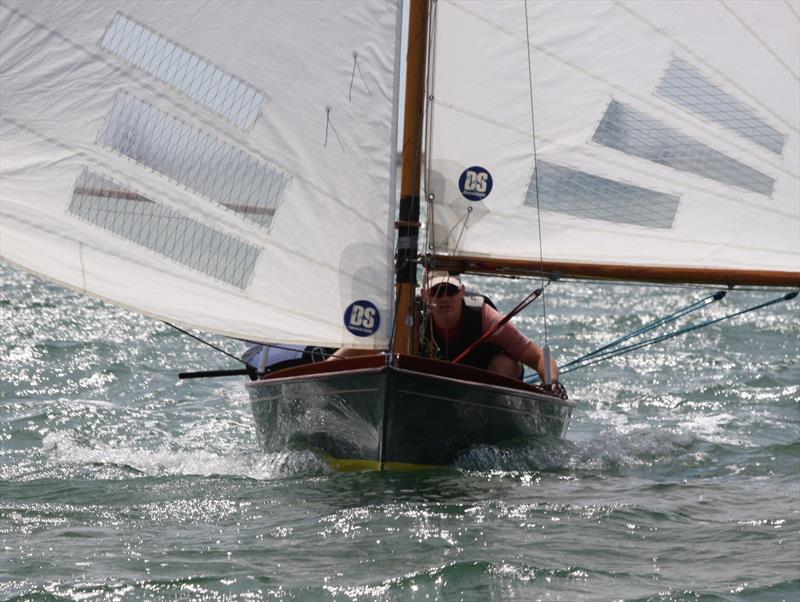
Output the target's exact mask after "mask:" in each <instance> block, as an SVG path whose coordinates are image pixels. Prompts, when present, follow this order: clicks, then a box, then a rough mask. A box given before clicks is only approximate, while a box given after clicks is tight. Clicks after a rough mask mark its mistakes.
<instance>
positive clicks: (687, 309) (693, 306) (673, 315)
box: [562, 291, 727, 369]
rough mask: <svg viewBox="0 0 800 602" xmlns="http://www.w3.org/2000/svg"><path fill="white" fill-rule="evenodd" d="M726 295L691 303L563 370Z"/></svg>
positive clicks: (570, 363)
mask: <svg viewBox="0 0 800 602" xmlns="http://www.w3.org/2000/svg"><path fill="white" fill-rule="evenodd" d="M725 295H727V292H726V291H719V292H716V293H714V294H713V295H708V296H707V297H703V298H702V299H699V300H698V301H695V302H694V303H690V304H689V305H687V306H686V307H683V308H681V309H679V310H677V311H675V312H673V313H671V314H669V315H667V316H664V317H663V318H659V319H658V320H654V321H652V322H650V323H649V324H645V325H644V326H642V327H641V328H638V329H637V330H634V331H633V332H631V333H630V334H627V335H625V336H623V337H620V338H618V339H616V340H614V341H611V342H610V343H608V344H606V345H603V346H602V347H598V348H597V349H595V350H594V351H591V352H589V353H587V354H586V355H583V356H581V357H579V358H577V359H574V360H572V361H571V362H568V363H566V364H564V365H563V366H562V369H566V368H569V367H570V366H573V365H575V364H579V363H581V362H583V361H586V360H587V359H589V358H592V357H594V356H596V355H600V354H601V353H602V352H605V351H607V350H609V349H611V348H612V347H617V346H618V345H620V344H621V343H624V342H625V341H628V340H630V339H632V338H635V337H638V336H640V335H643V334H644V333H646V332H650V331H651V330H654V329H656V328H658V327H659V326H663V325H664V324H668V323H670V322H674V321H675V320H677V319H678V318H682V317H683V316H685V315H687V314H690V313H692V312H694V311H697V310H699V309H702V308H703V307H706V306H707V305H710V304H711V303H715V302H717V301H720V300H721V299H724V298H725Z"/></svg>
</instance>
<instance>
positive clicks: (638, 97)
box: [439, 0, 798, 177]
mask: <svg viewBox="0 0 800 602" xmlns="http://www.w3.org/2000/svg"><path fill="white" fill-rule="evenodd" d="M439 1H445V0H439ZM448 3H449V4H450V5H451V6H453V7H454V8H457V9H458V10H460V11H462V12H463V13H465V14H468V15H470V16H471V17H473V18H474V19H479V20H480V21H481V22H483V23H485V24H487V25H490V26H491V27H493V28H494V29H496V30H497V31H499V32H502V33H504V34H505V35H507V36H509V37H511V38H513V39H515V40H517V41H519V42H520V43H522V44H525V40H523V39H520V38H519V37H518V36H517V35H515V34H514V33H513V32H511V31H509V30H508V29H506V28H504V27H502V26H501V25H498V24H497V23H494V22H492V21H491V20H488V19H486V18H484V17H481V16H480V15H478V14H476V13H475V12H473V11H471V10H469V9H468V8H466V7H464V6H463V5H459V4H454V3H453V2H452V0H448ZM616 4H618V5H619V2H617V3H616ZM620 6H621V7H622V8H623V9H625V10H626V11H628V12H630V13H631V14H632V15H634V16H635V17H637V18H638V19H640V20H641V21H642V22H643V23H645V24H646V25H647V26H648V27H650V28H652V29H654V30H655V31H657V32H658V33H659V34H660V35H662V36H664V37H666V38H669V39H671V38H670V37H669V36H668V35H667V34H666V33H665V32H663V31H662V30H660V29H659V28H657V27H655V26H654V25H652V24H650V23H649V22H647V21H646V20H644V19H643V18H642V17H640V16H639V15H637V14H635V13H633V12H632V11H631V10H630V9H629V8H628V7H626V6H622V5H620ZM675 44H676V45H678V46H680V47H681V49H682V50H684V51H685V52H686V53H687V54H690V55H692V57H693V58H695V59H696V60H698V62H701V63H703V64H705V61H703V60H702V59H700V58H699V57H697V55H696V54H694V53H692V52H691V50H689V49H688V48H686V47H685V46H683V45H681V44H679V43H678V42H675ZM532 48H533V49H534V50H536V51H537V52H540V53H542V54H544V55H546V56H548V57H549V58H551V59H553V60H555V61H558V62H559V63H561V64H563V65H565V66H567V67H569V68H570V69H572V70H574V71H577V72H579V73H582V74H583V75H585V76H587V77H588V78H591V79H593V80H595V81H597V82H600V83H602V84H604V85H605V86H608V87H613V88H615V89H617V90H622V91H623V92H624V93H625V94H627V95H628V96H630V97H631V98H635V99H636V100H637V101H639V102H641V103H642V104H645V105H649V106H653V102H652V99H651V98H649V97H645V96H641V95H640V94H637V93H636V92H634V91H631V90H628V89H625V88H624V87H623V86H619V85H612V82H610V81H608V80H607V79H605V78H603V77H601V76H599V75H597V74H596V73H594V72H592V71H589V70H587V69H583V68H581V67H580V66H578V65H576V64H574V63H573V62H572V61H570V60H568V59H565V58H563V57H561V56H559V55H558V54H556V53H555V52H553V51H551V50H548V49H547V48H545V47H543V46H540V45H535V44H534V45H532ZM723 77H724V76H723ZM725 80H726V81H727V82H728V83H730V84H731V85H732V86H734V87H736V88H737V89H738V90H740V91H741V92H743V93H744V94H746V95H747V96H748V97H749V98H750V99H751V100H752V101H754V102H755V103H756V104H758V105H759V106H761V107H762V108H763V110H764V111H766V112H768V113H770V115H772V116H773V117H774V118H775V119H776V120H778V121H779V122H781V123H783V124H784V125H786V126H787V127H788V128H789V129H791V130H792V131H795V132H797V131H798V129H797V127H796V126H793V125H791V124H790V123H788V122H786V121H785V120H784V119H783V118H782V117H781V116H780V115H778V114H776V113H775V112H774V111H773V110H772V109H770V108H769V107H766V106H763V105H762V103H761V102H760V101H759V100H758V99H757V98H754V97H753V96H752V95H751V94H749V93H747V92H746V91H744V90H742V89H741V88H740V87H739V86H738V85H736V84H735V83H734V82H731V81H730V80H729V79H728V78H725ZM654 108H658V107H657V106H656V107H654ZM674 117H675V118H676V119H680V120H682V121H684V122H686V123H687V124H689V125H691V126H692V127H696V124H695V123H694V122H691V121H689V120H687V119H686V116H685V115H682V114H678V115H674ZM701 123H702V121H701ZM705 133H706V134H708V135H711V136H713V135H714V132H713V131H709V130H705ZM525 135H526V136H527V135H528V134H527V133H526V134H525ZM736 148H737V150H739V151H740V152H743V153H747V152H749V151H748V149H746V148H743V147H740V146H739V147H736ZM795 177H797V176H795Z"/></svg>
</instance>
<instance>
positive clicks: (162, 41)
mask: <svg viewBox="0 0 800 602" xmlns="http://www.w3.org/2000/svg"><path fill="white" fill-rule="evenodd" d="M100 46H101V47H102V48H104V49H106V50H108V51H109V52H111V53H112V54H114V55H115V56H117V57H118V58H120V59H121V60H123V61H125V62H127V63H128V64H130V65H132V66H133V67H136V68H137V69H139V70H141V71H143V72H144V73H147V74H148V75H150V76H152V77H154V78H155V79H157V80H159V81H161V82H163V83H165V84H167V85H168V86H170V87H171V88H174V89H175V90H177V91H178V92H180V93H181V94H183V95H184V96H186V97H187V98H189V99H190V100H192V101H194V102H196V103H197V104H199V105H200V106H201V107H203V108H204V109H206V110H208V111H211V112H213V113H216V114H217V115H219V116H220V117H222V118H223V119H225V120H226V121H228V122H230V123H231V124H233V125H235V126H236V127H238V128H240V129H241V130H244V131H247V130H249V129H251V128H252V127H253V125H254V124H255V122H256V121H257V120H258V118H259V116H260V115H261V112H262V110H263V107H264V105H265V104H266V102H267V100H268V98H269V97H268V96H267V94H265V93H264V92H262V91H261V90H258V89H257V88H256V87H254V86H253V85H252V84H249V83H248V82H246V81H244V80H243V79H242V78H240V77H238V76H236V75H234V74H232V73H229V72H228V71H227V70H225V69H223V68H221V67H219V66H217V65H214V64H213V63H210V62H209V61H208V60H206V59H205V58H203V57H202V56H200V55H199V54H197V53H196V52H194V51H192V50H190V49H188V48H186V47H185V46H183V45H182V44H179V43H178V42H175V41H173V40H170V39H169V38H167V37H165V36H164V35H163V34H161V33H159V32H157V31H156V30H154V29H153V28H151V27H148V26H147V25H144V24H142V23H140V22H138V21H137V20H136V19H133V18H132V17H130V16H128V15H125V14H123V13H121V12H118V13H117V14H116V15H115V16H114V18H113V19H112V21H111V22H110V23H109V25H108V27H107V29H106V32H105V34H104V35H103V37H102V39H101V42H100Z"/></svg>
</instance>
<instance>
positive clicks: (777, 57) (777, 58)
mask: <svg viewBox="0 0 800 602" xmlns="http://www.w3.org/2000/svg"><path fill="white" fill-rule="evenodd" d="M719 3H720V4H721V5H722V7H723V8H724V9H725V10H726V11H728V13H729V14H730V15H731V16H732V17H733V18H734V19H736V21H738V22H739V24H740V25H741V26H742V27H743V28H744V29H745V30H746V31H747V32H748V33H749V34H750V35H751V36H753V38H754V39H755V40H757V41H758V43H759V44H761V46H763V48H764V50H766V51H767V52H768V53H769V54H770V56H772V58H774V59H775V61H776V62H777V63H778V64H779V65H780V66H781V67H783V68H784V69H786V71H787V72H788V73H789V75H791V76H792V77H793V78H794V79H795V80H796V81H800V75H798V74H797V73H795V72H794V71H792V68H791V67H790V66H789V65H788V64H787V63H786V62H785V61H784V60H783V59H782V58H781V55H780V54H778V53H777V52H775V50H773V49H772V47H771V46H770V45H769V44H768V43H767V42H766V41H765V40H764V39H762V38H761V36H760V35H758V34H757V33H756V31H755V30H754V29H753V28H752V27H750V25H748V24H747V22H746V21H745V20H744V19H742V18H741V17H740V16H739V15H737V14H736V13H735V12H734V10H733V9H732V8H731V7H730V6H729V5H728V3H727V2H725V0H719Z"/></svg>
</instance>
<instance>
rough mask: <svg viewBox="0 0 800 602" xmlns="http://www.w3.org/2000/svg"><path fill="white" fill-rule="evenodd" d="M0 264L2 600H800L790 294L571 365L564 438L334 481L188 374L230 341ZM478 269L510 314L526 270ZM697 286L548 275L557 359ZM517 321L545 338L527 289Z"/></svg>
mask: <svg viewBox="0 0 800 602" xmlns="http://www.w3.org/2000/svg"><path fill="white" fill-rule="evenodd" d="M0 279H2V282H3V287H2V294H1V296H0V398H1V399H2V404H0V516H1V517H2V519H1V520H0V540H1V543H0V545H1V546H2V557H3V559H4V562H3V563H1V564H0V597H2V598H3V599H37V600H57V599H75V600H78V599H110V600H138V599H148V600H173V599H176V598H177V599H207V600H262V599H275V600H309V601H315V602H316V601H319V600H341V601H344V600H348V601H351V600H364V601H366V600H475V601H484V600H509V599H521V600H566V601H572V600H612V599H613V600H653V601H655V600H658V601H663V600H714V601H717V600H788V601H797V600H798V599H800V569H798V563H797V559H798V558H800V535H798V534H799V533H800V514H799V513H798V504H800V484H799V483H798V474H800V435H799V433H800V428H798V427H799V426H800V406H799V402H798V397H800V396H799V395H798V394H799V393H800V365H798V341H800V324H798V320H797V317H796V316H797V313H796V311H797V305H796V302H795V304H794V305H792V304H789V303H786V304H781V305H777V306H774V307H772V308H769V309H767V310H764V311H760V312H754V313H750V314H745V315H743V316H740V317H738V318H736V319H735V320H732V321H729V322H722V323H720V324H718V325H714V326H712V327H710V328H708V329H704V330H701V331H698V332H695V333H692V334H689V335H687V336H685V337H682V338H678V339H674V340H671V341H667V342H665V343H663V344H662V345H658V346H654V347H650V348H647V349H646V350H642V351H639V352H636V353H634V354H631V355H627V356H623V357H618V358H614V359H611V360H609V361H606V362H602V363H598V364H596V365H594V366H591V367H589V368H586V369H584V370H578V371H575V372H573V373H570V374H568V375H567V376H566V377H565V378H564V381H565V383H566V385H567V387H568V389H569V392H570V395H571V396H572V397H573V398H574V399H576V400H577V401H578V406H577V408H576V410H575V413H574V415H573V422H572V425H571V428H570V431H569V433H568V435H567V438H566V440H560V441H553V440H534V441H522V442H515V443H513V444H509V445H506V446H475V447H472V448H469V449H466V450H464V451H463V452H462V453H461V454H460V455H459V457H458V459H457V460H456V462H455V463H454V464H453V466H452V467H450V468H448V469H442V470H436V471H429V472H422V473H412V474H392V473H369V472H367V473H337V472H335V471H333V470H332V469H331V468H330V467H329V466H328V465H327V464H326V463H325V461H324V460H323V459H322V458H321V457H319V456H318V455H316V454H314V453H313V452H311V451H307V450H306V451H301V450H288V449H287V450H282V451H279V452H274V453H265V452H264V451H262V450H260V449H259V448H258V445H257V443H256V437H255V429H254V425H253V418H252V415H251V412H250V408H249V405H248V402H247V395H246V392H245V390H244V386H243V382H241V381H239V380H237V379H227V380H224V379H220V380H193V381H179V380H178V379H177V373H178V372H179V371H182V370H197V369H216V368H230V367H232V366H231V365H230V360H228V359H227V358H225V357H224V356H221V355H219V354H216V353H215V352H213V351H211V350H209V349H207V348H205V347H203V346H202V345H200V344H199V343H197V342H196V341H193V340H191V339H188V338H187V337H185V336H183V335H181V334H179V333H177V332H176V331H174V330H172V329H170V328H169V327H168V326H166V325H164V324H162V323H159V322H156V321H153V320H149V319H146V318H143V317H140V316H136V315H133V314H130V313H127V312H124V311H122V310H119V309H116V308H113V307H111V306H108V305H105V304H104V303H102V302H99V301H95V300H91V299H87V298H85V297H82V296H80V295H77V294H74V293H71V292H68V291H65V290H63V289H61V288H59V287H56V286H53V285H49V284H45V283H42V282H41V281H39V280H37V279H36V278H34V277H32V276H29V275H27V274H24V273H22V272H18V271H16V270H14V269H12V268H10V267H8V266H5V265H0ZM467 280H468V282H467V283H468V285H473V286H475V287H476V288H478V287H479V288H480V290H482V291H484V292H487V293H488V294H490V295H491V296H492V297H493V298H494V299H495V301H496V302H497V303H498V305H499V307H500V309H501V310H504V311H507V310H508V309H510V308H511V307H513V306H514V305H515V304H516V303H517V302H518V301H519V299H520V298H522V297H523V296H524V295H525V294H526V293H527V292H529V289H530V288H531V287H534V286H536V285H537V283H535V282H533V283H532V282H529V281H505V280H500V279H484V280H483V281H478V280H477V279H473V280H470V279H467ZM708 292H709V291H705V290H703V291H700V290H696V289H683V288H654V287H634V286H621V285H611V284H603V285H596V284H595V285H591V284H585V283H573V282H558V283H555V284H553V285H551V286H550V287H549V288H548V297H547V333H548V342H549V344H550V345H551V347H552V349H553V353H554V355H555V357H556V358H557V359H558V360H559V362H560V363H564V362H566V361H568V360H570V359H572V358H575V357H578V356H580V355H582V354H584V353H586V352H588V351H591V350H592V349H595V348H596V347H598V346H599V345H602V344H604V343H606V342H608V341H609V340H612V339H613V338H615V337H618V336H622V335H624V334H626V333H628V332H630V331H631V330H634V329H636V328H638V327H641V326H642V325H643V324H646V323H647V322H649V321H651V320H653V319H656V318H658V317H660V316H663V315H665V314H666V313H669V312H671V311H674V310H675V309H677V308H679V307H681V306H683V305H685V304H687V303H689V302H691V301H692V300H695V299H697V298H699V297H701V296H704V295H706V294H708ZM711 292H713V291H711ZM775 296H777V293H775V292H774V291H765V292H746V291H744V292H737V291H732V292H731V293H730V294H729V295H728V298H727V299H725V300H724V302H721V303H719V304H715V305H712V306H710V307H709V308H706V309H705V310H703V311H702V312H700V313H701V316H700V317H698V318H696V320H698V321H699V320H701V319H710V318H714V317H719V316H722V315H725V314H726V313H730V312H732V311H735V310H738V309H742V308H745V307H748V306H751V305H755V304H757V303H759V302H761V301H763V300H765V299H768V298H773V297H775ZM694 319H695V318H694V317H692V318H688V319H686V321H687V322H689V321H691V320H694ZM516 323H517V324H519V325H520V327H521V328H522V329H523V330H524V331H525V332H526V333H528V334H529V335H530V336H532V337H533V338H535V339H537V340H538V341H539V342H543V340H542V339H543V333H544V324H543V318H542V312H541V306H537V304H534V305H533V306H532V307H531V308H529V309H528V310H526V312H525V314H524V315H523V316H520V317H519V318H517V319H516ZM208 338H209V339H211V340H212V341H214V342H215V343H216V344H219V345H222V346H224V347H225V348H226V349H228V350H229V351H232V352H239V351H240V349H239V348H238V345H237V344H236V343H235V342H231V341H226V340H224V339H219V338H217V337H208Z"/></svg>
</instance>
